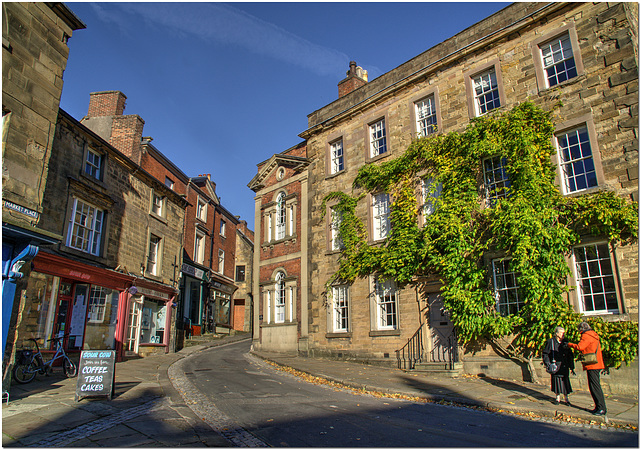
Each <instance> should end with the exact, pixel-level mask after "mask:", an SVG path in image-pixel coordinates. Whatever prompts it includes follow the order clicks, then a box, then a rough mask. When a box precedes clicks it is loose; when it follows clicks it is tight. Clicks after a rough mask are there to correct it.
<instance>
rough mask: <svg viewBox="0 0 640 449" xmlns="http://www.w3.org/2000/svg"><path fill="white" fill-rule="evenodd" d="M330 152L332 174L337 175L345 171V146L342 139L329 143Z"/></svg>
mask: <svg viewBox="0 0 640 449" xmlns="http://www.w3.org/2000/svg"><path fill="white" fill-rule="evenodd" d="M329 147H330V148H329V153H330V155H331V162H330V166H331V174H332V175H335V174H336V173H340V172H341V171H344V147H343V143H342V139H338V140H336V141H335V142H332V143H331V144H330V145H329Z"/></svg>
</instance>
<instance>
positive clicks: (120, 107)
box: [81, 90, 144, 164]
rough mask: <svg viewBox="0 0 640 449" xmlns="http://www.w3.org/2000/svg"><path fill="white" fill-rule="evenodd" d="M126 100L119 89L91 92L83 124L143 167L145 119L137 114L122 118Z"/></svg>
mask: <svg viewBox="0 0 640 449" xmlns="http://www.w3.org/2000/svg"><path fill="white" fill-rule="evenodd" d="M126 100H127V97H126V95H125V94H123V93H122V92H120V91H117V90H109V91H104V92H92V93H91V94H90V100H89V111H88V112H87V116H86V117H85V118H83V119H82V120H81V122H82V124H83V125H85V126H86V127H87V128H89V129H90V130H92V131H93V132H95V133H96V134H98V135H99V136H100V137H102V138H103V139H104V140H106V141H107V142H109V143H110V144H111V145H113V146H114V147H115V148H116V149H118V150H120V151H121V152H122V153H123V154H125V155H126V156H128V157H129V158H131V159H132V160H133V161H134V162H136V163H137V164H140V161H141V157H142V151H141V144H142V131H143V129H144V120H142V118H141V117H140V116H138V115H123V113H124V108H125V107H126Z"/></svg>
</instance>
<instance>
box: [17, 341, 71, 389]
mask: <svg viewBox="0 0 640 449" xmlns="http://www.w3.org/2000/svg"><path fill="white" fill-rule="evenodd" d="M65 337H66V335H64V336H62V337H54V338H50V339H49V340H47V341H55V342H56V353H55V355H54V356H53V358H52V359H51V360H49V361H48V362H46V363H45V361H44V358H43V357H42V353H41V352H40V347H39V346H38V340H37V339H35V338H29V340H31V341H33V342H34V343H35V344H36V350H35V352H34V351H33V350H32V349H23V350H22V351H18V355H17V356H16V363H15V366H14V367H13V371H12V374H13V378H14V379H15V380H16V382H18V383H19V384H27V383H29V382H31V381H32V380H33V379H35V377H36V374H46V375H49V373H50V372H51V369H52V366H53V362H55V361H56V360H59V359H62V371H63V372H64V374H65V376H67V377H74V376H75V375H76V374H78V367H77V366H76V364H75V363H73V361H72V360H71V359H70V358H69V356H68V355H67V353H66V352H64V348H63V347H62V340H63V339H64V338H65Z"/></svg>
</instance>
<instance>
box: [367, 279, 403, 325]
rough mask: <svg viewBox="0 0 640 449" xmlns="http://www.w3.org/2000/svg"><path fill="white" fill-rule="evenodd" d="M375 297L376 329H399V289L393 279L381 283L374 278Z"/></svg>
mask: <svg viewBox="0 0 640 449" xmlns="http://www.w3.org/2000/svg"><path fill="white" fill-rule="evenodd" d="M373 284H374V295H375V301H376V304H375V308H376V327H377V329H378V330H393V329H397V328H398V322H399V321H398V288H397V286H396V283H395V281H394V280H393V279H387V280H385V281H384V282H380V279H379V278H378V277H377V276H376V277H375V278H374V282H373Z"/></svg>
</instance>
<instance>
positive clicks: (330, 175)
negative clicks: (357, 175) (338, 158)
mask: <svg viewBox="0 0 640 449" xmlns="http://www.w3.org/2000/svg"><path fill="white" fill-rule="evenodd" d="M346 171H347V169H346V168H345V169H343V170H340V171H339V172H338V173H331V174H328V175H327V176H325V177H324V179H332V178H335V177H337V176H340V175H342V174H344V173H345V172H346Z"/></svg>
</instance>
